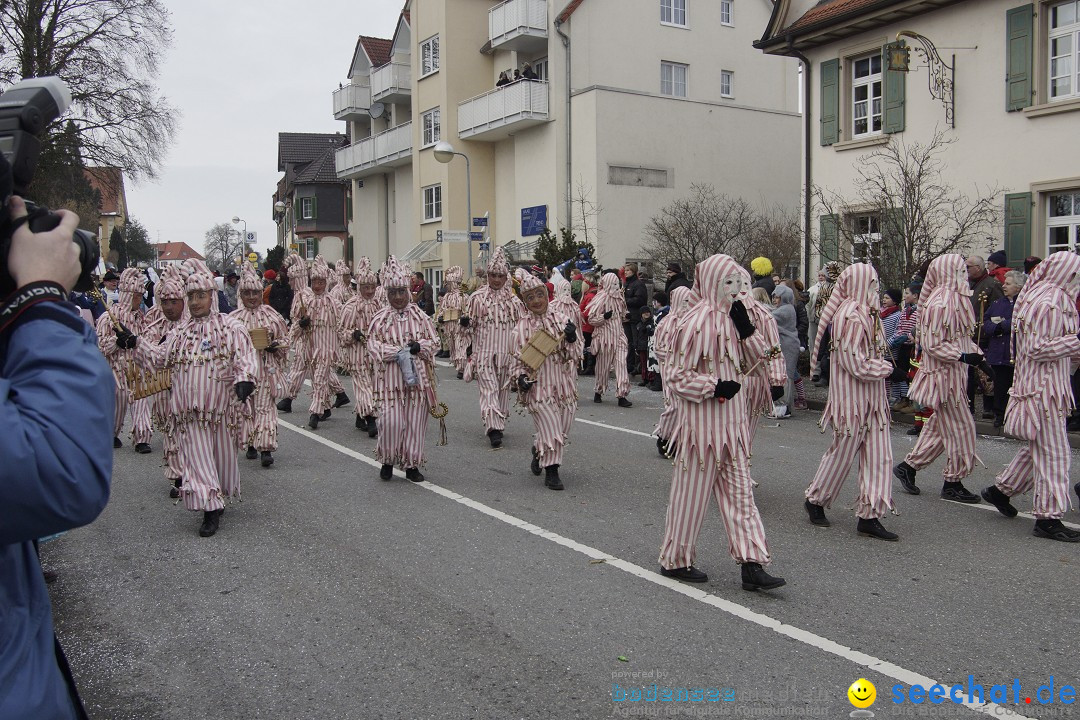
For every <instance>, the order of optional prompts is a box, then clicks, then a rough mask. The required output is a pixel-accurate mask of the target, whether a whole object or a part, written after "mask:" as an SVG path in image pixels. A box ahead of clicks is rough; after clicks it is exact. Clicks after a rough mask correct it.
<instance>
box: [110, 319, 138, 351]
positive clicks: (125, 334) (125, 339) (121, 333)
mask: <svg viewBox="0 0 1080 720" xmlns="http://www.w3.org/2000/svg"><path fill="white" fill-rule="evenodd" d="M117 325H118V326H119V327H116V328H114V332H115V333H116V347H118V348H120V349H122V350H134V349H135V345H136V344H138V340H139V339H138V337H136V335H135V333H133V332H131V330H129V329H128V327H127V325H124V323H117Z"/></svg>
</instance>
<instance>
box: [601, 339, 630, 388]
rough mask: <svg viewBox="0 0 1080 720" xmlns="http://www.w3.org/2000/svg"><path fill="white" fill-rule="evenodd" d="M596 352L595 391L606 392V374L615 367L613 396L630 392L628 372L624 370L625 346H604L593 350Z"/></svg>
mask: <svg viewBox="0 0 1080 720" xmlns="http://www.w3.org/2000/svg"><path fill="white" fill-rule="evenodd" d="M594 352H595V353H596V392H598V393H600V394H601V395H603V394H604V393H606V392H607V386H608V375H609V374H610V373H611V370H612V368H614V369H615V396H616V397H626V396H627V395H629V394H630V374H629V373H628V372H627V371H626V348H625V347H619V346H616V347H613V348H612V347H605V348H604V349H603V350H594Z"/></svg>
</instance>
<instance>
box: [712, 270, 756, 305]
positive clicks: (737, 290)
mask: <svg viewBox="0 0 1080 720" xmlns="http://www.w3.org/2000/svg"><path fill="white" fill-rule="evenodd" d="M749 295H750V281H749V280H748V279H747V278H746V276H745V275H741V274H735V275H727V276H725V277H723V278H721V280H720V298H719V300H720V307H728V306H729V305H731V303H733V302H734V301H736V300H738V301H739V302H741V303H743V304H744V305H745V304H746V298H747V297H748V296H749Z"/></svg>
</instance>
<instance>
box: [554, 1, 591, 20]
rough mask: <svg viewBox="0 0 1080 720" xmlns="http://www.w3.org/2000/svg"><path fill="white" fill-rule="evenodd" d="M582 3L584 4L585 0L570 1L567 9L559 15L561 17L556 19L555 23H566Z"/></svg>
mask: <svg viewBox="0 0 1080 720" xmlns="http://www.w3.org/2000/svg"><path fill="white" fill-rule="evenodd" d="M582 2H584V0H570V2H569V3H568V4H567V5H566V7H564V8H563V11H562V12H561V13H559V16H558V17H557V18H555V22H560V23H564V22H566V21H567V20H568V19H569V18H570V16H571V15H573V14H574V11H575V10H577V9H578V6H579V5H581V3H582Z"/></svg>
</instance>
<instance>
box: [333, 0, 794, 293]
mask: <svg viewBox="0 0 1080 720" xmlns="http://www.w3.org/2000/svg"><path fill="white" fill-rule="evenodd" d="M770 10H771V4H770V3H768V2H760V1H758V0H634V2H625V1H624V0H574V1H573V2H569V3H567V1H566V0H506V1H505V2H492V1H491V0H409V1H408V2H406V4H405V7H404V9H403V11H402V14H401V17H400V19H399V22H398V25H397V29H396V31H395V33H394V36H393V37H392V38H388V39H378V38H372V37H366V36H362V37H361V38H360V39H359V41H358V43H357V46H356V52H355V53H354V56H353V59H352V63H351V66H350V68H349V77H350V82H349V84H348V85H346V86H345V87H343V88H341V89H339V90H338V91H336V92H335V93H334V111H335V117H336V118H338V119H340V120H344V121H347V122H348V123H349V125H348V130H349V135H350V137H351V138H352V139H353V140H352V144H351V145H350V146H349V147H346V148H342V149H341V150H339V151H337V156H336V168H337V173H338V177H340V178H343V179H349V180H351V181H352V183H353V188H352V199H353V219H352V223H351V225H350V228H351V234H352V236H353V239H354V242H355V243H356V245H357V249H356V253H357V254H368V255H370V256H371V257H373V258H374V259H381V258H383V257H385V256H386V255H387V253H395V254H397V255H399V256H405V257H408V258H409V259H410V260H411V261H412V262H413V264H414V265H415V266H417V267H420V268H423V269H424V270H425V272H427V274H428V278H429V280H431V281H432V282H435V283H438V281H439V280H440V279H441V269H442V268H444V267H446V266H448V265H450V264H461V265H462V266H466V265H467V264H468V255H467V247H468V245H467V244H466V243H465V242H458V240H459V239H464V237H465V233H467V232H469V231H473V232H479V233H482V235H481V241H480V242H476V243H471V246H472V248H473V252H474V253H475V254H476V257H475V258H474V260H476V261H479V260H480V259H481V258H480V256H479V253H480V252H483V251H484V249H487V248H491V247H493V246H494V245H495V244H497V245H505V246H507V248H508V250H510V251H511V253H512V254H516V256H517V257H519V258H520V259H525V258H526V257H527V256H528V253H529V251H530V248H531V247H533V246H534V243H535V241H536V238H537V236H538V235H539V233H540V232H541V231H542V229H543V228H544V227H549V228H551V229H552V230H557V229H559V228H563V227H572V228H574V230H575V231H576V232H577V234H578V237H579V239H584V237H585V236H586V235H587V236H588V239H589V241H591V242H593V244H594V245H595V246H596V248H597V254H598V257H599V259H600V261H601V262H602V263H604V264H605V265H608V266H612V265H618V264H621V263H623V262H624V261H626V260H627V259H635V258H637V256H638V248H639V247H640V245H641V242H642V239H643V231H644V229H645V227H646V226H647V224H648V221H649V219H650V218H651V217H652V216H653V215H655V214H656V213H657V212H658V211H659V210H660V209H661V208H662V207H664V206H665V205H667V204H669V203H671V202H672V201H674V200H675V199H677V198H679V197H681V196H683V195H686V194H687V193H688V192H689V190H690V187H691V185H693V184H695V183H710V184H712V185H713V186H714V187H715V188H716V189H717V191H718V192H721V193H725V194H728V195H731V196H741V197H743V198H745V199H747V200H748V201H751V202H753V203H759V202H760V203H767V204H774V203H778V204H783V205H786V206H788V207H792V208H794V207H797V206H798V202H799V158H800V156H801V154H800V135H799V132H800V130H799V129H800V127H801V122H800V118H799V115H798V109H799V108H798V102H799V98H798V92H799V84H798V79H797V67H798V64H797V62H796V61H794V60H791V59H787V58H774V57H767V56H763V55H762V54H760V53H758V52H756V51H755V50H754V48H753V46H752V43H753V41H754V40H755V39H757V38H758V36H759V34H760V29H761V28H762V27H764V25H765V23H766V22H767V20H768V17H769V13H770ZM526 63H528V64H529V66H530V70H531V72H529V73H528V74H527V76H526V77H523V78H522V79H520V80H517V81H513V75H514V71H515V70H517V71H522V70H523V69H524V68H525V64H526ZM504 72H506V73H508V74H509V75H510V77H511V82H509V83H507V84H502V83H500V76H501V74H502V73H504ZM533 75H535V77H533ZM440 141H447V142H449V143H450V144H451V145H452V147H453V151H454V152H455V153H458V155H454V156H451V158H450V161H449V162H446V163H444V162H440V161H439V158H438V157H437V156H436V155H437V154H436V152H435V146H436V144H437V143H439V142H440ZM461 155H464V156H465V157H461ZM466 158H467V161H466ZM444 159H446V158H445V157H444ZM485 216H486V217H485ZM480 218H483V220H482V222H483V221H486V223H487V224H486V225H479V226H476V227H473V225H472V221H473V219H480ZM440 237H441V238H442V241H440Z"/></svg>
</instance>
